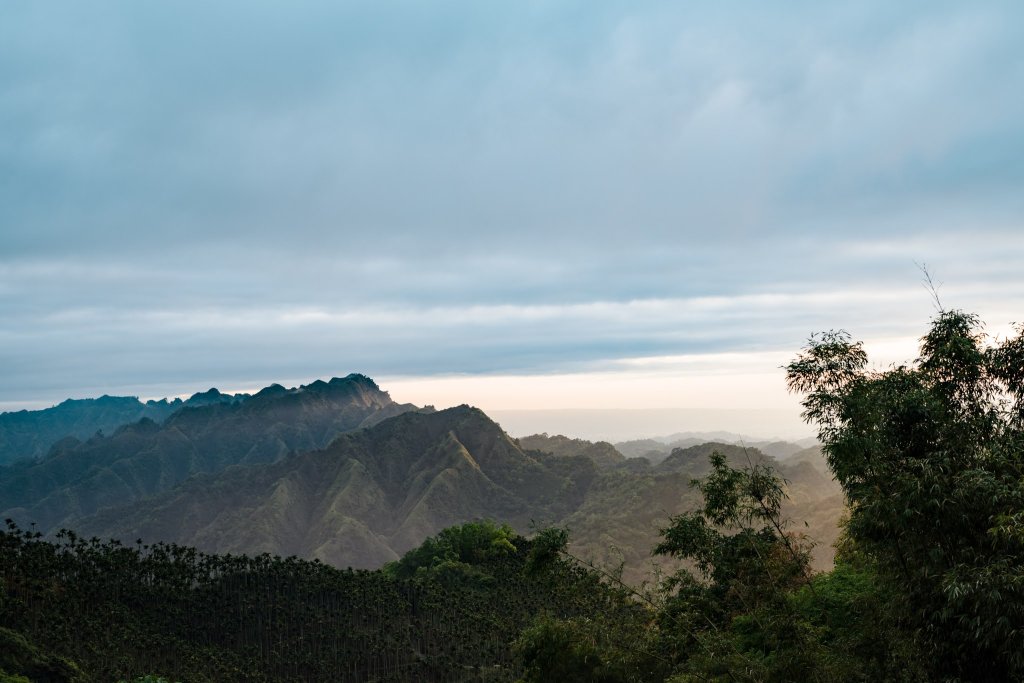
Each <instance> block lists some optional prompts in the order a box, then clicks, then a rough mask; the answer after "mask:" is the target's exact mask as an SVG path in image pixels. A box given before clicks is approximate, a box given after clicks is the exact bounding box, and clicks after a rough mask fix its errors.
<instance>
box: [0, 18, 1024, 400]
mask: <svg viewBox="0 0 1024 683" xmlns="http://www.w3.org/2000/svg"><path fill="white" fill-rule="evenodd" d="M1022 45H1024V11H1022V10H1021V9H1020V6H1019V4H1018V3H1012V2H1006V3H1000V2H979V3H970V4H965V3H942V2H938V3H937V2H929V3H924V2H920V3H900V4H899V5H894V4H893V3H881V2H878V3H856V4H855V5H853V6H843V7H836V6H834V5H832V4H828V3H774V4H772V5H769V4H768V3H741V4H738V5H737V4H730V5H729V6H728V8H726V7H725V6H722V5H721V4H720V3H719V4H713V3H705V4H698V3H668V2H664V3H657V2H655V3H643V4H642V6H638V5H637V4H636V3H633V4H626V5H623V4H619V3H603V2H593V1H588V2H575V3H572V2H566V3H557V5H556V3H547V2H544V3H541V2H519V3H471V2H437V3H419V2H396V3H379V2H372V3H371V2H367V3H355V2H343V3H334V2H299V3H288V4H287V5H282V4H279V3H262V2H221V3H214V4H211V3H199V2H194V3H188V2H176V3H167V4H156V3H138V2H129V1H125V2H107V3H88V4H83V3H66V4H65V3H51V2H11V3H6V4H5V5H4V6H3V8H0V364H2V365H3V366H4V367H5V368H6V369H5V371H4V375H3V380H2V382H0V402H17V401H26V402H27V401H36V400H44V401H46V400H58V399H59V398H62V397H63V396H64V395H67V394H69V393H94V392H95V391H96V390H102V388H104V387H111V388H114V387H127V388H130V389H134V390H136V391H141V392H143V393H145V387H147V386H152V387H159V388H161V389H162V388H167V387H174V386H178V385H182V386H189V387H195V386H196V385H200V386H201V385H204V384H207V383H209V382H212V381H216V382H222V383H223V382H226V383H230V382H232V381H235V382H237V381H240V380H248V379H251V378H253V377H255V376H258V377H269V378H273V377H275V376H278V377H280V376H288V377H294V376H306V375H308V376H309V377H310V378H312V376H315V375H316V374H323V373H324V372H327V373H330V372H331V371H332V369H336V372H347V371H349V370H362V371H366V372H373V373H385V374H396V373H401V374H413V375H415V374H430V373H439V372H467V373H481V372H494V371H502V372H522V373H531V372H550V371H554V370H565V369H567V368H568V369H573V368H591V367H597V366H600V365H601V363H604V362H608V361H612V360H614V359H616V358H621V357H632V356H642V355H663V354H672V353H694V352H705V351H710V350H718V351H721V350H744V349H759V348H789V347H793V346H794V345H797V344H799V342H800V340H802V339H803V338H804V337H806V335H807V334H808V333H809V332H811V331H813V330H816V329H820V328H823V327H832V326H845V327H849V328H851V329H853V330H854V331H855V332H857V333H858V334H861V335H862V336H863V335H867V334H877V335H883V336H884V335H895V334H907V333H910V334H915V333H917V332H919V331H920V329H921V326H922V324H923V323H924V318H926V317H927V315H928V311H929V309H928V301H927V297H926V295H925V294H923V292H920V290H918V289H917V280H918V273H917V272H916V271H915V268H914V265H913V261H914V260H917V261H926V262H928V263H929V264H931V265H932V266H933V268H935V269H936V271H937V272H938V274H939V277H940V279H942V280H944V281H946V282H947V283H948V285H947V290H946V291H947V292H948V293H949V295H950V296H951V297H952V298H953V300H952V302H951V303H953V304H955V305H963V306H966V307H968V308H971V309H975V310H981V311H982V312H984V313H988V314H990V315H994V316H996V317H997V318H998V317H999V316H1004V317H1005V316H1013V315H1014V309H1015V308H1016V309H1018V310H1019V308H1020V305H1019V304H1020V301H1021V294H1022V293H1024V278H1022V277H1021V275H1020V263H1021V261H1022V257H1024V225H1022V217H1024V193H1021V192H1020V188H1021V187H1022V186H1024V162H1022V159H1024V131H1022V126H1021V123H1020V122H1021V121H1024V48H1022V47H1021V46H1022ZM893 290H898V291H895V293H893V294H892V295H891V296H888V297H886V296H885V294H886V293H887V292H890V291H893ZM850 292H857V293H863V294H864V296H863V297H861V298H860V299H858V298H856V297H850V296H847V295H848V293H850ZM820 293H824V294H826V295H827V296H825V297H824V298H821V299H815V298H813V297H808V295H812V294H820ZM768 295H770V296H768ZM766 296H767V298H766ZM772 296H774V297H776V298H774V299H773V298H771V297H772ZM707 297H720V298H721V302H722V303H721V304H720V305H704V304H701V303H700V302H706V301H707ZM779 297H782V298H779ZM829 297H831V298H829ZM837 301H838V302H841V307H840V308H836V306H835V305H834V303H835V302H837ZM630 302H632V303H630ZM659 302H660V303H659ZM695 302H697V303H695ZM773 302H774V303H773ZM545 311H546V312H547V313H545ZM915 316H916V317H915ZM1019 318H1020V316H1017V317H1016V318H1012V317H1011V318H1010V319H1019ZM998 322H1006V321H1005V320H1002V319H1000V320H998Z"/></svg>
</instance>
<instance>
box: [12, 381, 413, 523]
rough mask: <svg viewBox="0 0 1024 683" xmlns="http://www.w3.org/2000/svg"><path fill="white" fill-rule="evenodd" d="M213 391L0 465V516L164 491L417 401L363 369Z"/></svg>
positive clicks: (37, 519)
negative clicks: (231, 393) (157, 414)
mask: <svg viewBox="0 0 1024 683" xmlns="http://www.w3.org/2000/svg"><path fill="white" fill-rule="evenodd" d="M222 396H224V395H223V394H220V393H219V392H217V391H216V390H211V391H210V392H206V394H199V395H197V396H196V397H193V398H195V399H196V400H195V401H192V399H190V401H192V403H191V404H189V405H182V406H181V407H179V408H178V409H177V410H175V411H174V412H173V413H172V414H171V415H170V416H169V417H167V418H166V419H165V421H164V422H163V423H162V424H158V423H157V422H156V421H154V420H153V419H150V418H149V417H143V418H142V419H141V420H139V421H138V422H135V423H132V424H128V425H125V426H123V427H121V428H119V429H118V430H117V431H115V432H114V433H113V434H111V435H110V436H100V435H97V436H93V437H91V438H89V439H87V440H86V441H79V440H78V439H76V438H74V437H68V438H65V439H63V440H62V441H60V442H58V443H57V444H55V445H54V446H53V447H52V448H51V450H50V452H49V453H48V454H47V455H46V456H45V457H44V458H42V459H41V460H38V461H32V462H25V461H22V462H19V463H15V464H13V465H9V466H7V467H3V468H0V517H11V518H13V519H15V520H16V521H19V522H23V523H35V524H36V525H37V528H38V529H40V530H41V531H44V532H45V531H48V530H50V529H53V528H54V527H57V526H60V525H63V524H67V523H68V522H69V521H70V520H71V519H73V518H76V517H81V516H84V515H90V514H93V513H95V512H97V511H98V510H101V509H103V508H105V507H109V506H111V505H120V504H124V503H128V502H131V501H134V500H137V499H140V498H143V497H146V496H151V495H154V494H157V493H160V492H163V491H167V490H169V489H170V488H172V487H173V486H175V485H176V484H178V483H180V482H182V481H184V480H185V479H187V478H188V477H191V476H193V475H196V474H203V473H213V472H218V471H220V470H223V469H225V468H227V467H230V466H232V465H242V464H258V463H270V462H275V461H277V460H280V459H282V458H283V457H284V456H286V455H287V454H288V453H290V452H294V451H308V450H313V449H317V448H322V447H324V446H326V445H327V444H328V443H330V442H331V440H333V439H334V438H335V437H336V436H338V435H339V434H342V433H343V432H346V431H349V430H352V429H358V428H360V427H365V426H369V425H373V424H376V423H377V422H379V421H381V420H383V419H386V418H388V417H392V416H394V415H398V414H400V413H402V412H406V411H409V410H415V409H416V407H415V406H413V405H411V404H398V403H395V402H394V401H392V400H391V397H390V396H388V394H387V392H384V391H381V390H380V388H379V387H378V386H377V385H376V384H375V383H374V382H373V380H371V379H369V378H368V377H365V376H363V375H349V376H347V377H344V378H341V379H339V378H335V379H332V380H331V381H330V382H324V381H320V380H318V381H316V382H313V383H311V384H309V385H306V386H302V387H298V388H295V389H285V388H284V387H282V386H280V385H277V384H275V385H271V386H269V387H267V388H265V389H263V390H262V391H260V392H259V393H257V394H255V395H253V396H247V397H242V398H239V399H232V400H221V398H220V397H222ZM103 400H104V399H98V401H100V402H102V401H103Z"/></svg>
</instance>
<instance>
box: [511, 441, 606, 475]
mask: <svg viewBox="0 0 1024 683" xmlns="http://www.w3.org/2000/svg"><path fill="white" fill-rule="evenodd" d="M518 441H519V445H520V446H521V447H522V448H523V449H524V450H528V451H529V450H533V451H543V452H545V453H551V454H552V455H562V456H582V457H585V458H589V459H590V460H592V461H593V462H594V464H595V465H597V466H598V467H610V466H612V465H616V464H618V463H620V462H622V461H623V460H625V459H626V458H625V456H624V455H623V454H622V453H620V452H619V451H617V450H616V449H615V446H613V445H611V444H610V443H608V442H607V441H597V442H594V441H586V440H584V439H571V438H569V437H567V436H562V435H561V434H558V435H555V436H548V435H547V434H533V435H531V436H523V437H520V438H519V439H518Z"/></svg>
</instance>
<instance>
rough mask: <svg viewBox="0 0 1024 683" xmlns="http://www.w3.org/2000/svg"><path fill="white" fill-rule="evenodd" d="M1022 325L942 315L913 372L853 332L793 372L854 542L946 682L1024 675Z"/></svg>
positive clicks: (810, 352)
mask: <svg viewBox="0 0 1024 683" xmlns="http://www.w3.org/2000/svg"><path fill="white" fill-rule="evenodd" d="M1022 332H1024V328H1018V330H1017V336H1015V337H1013V338H1010V339H1006V340H1002V341H995V342H990V340H989V339H988V338H987V337H986V335H985V334H984V332H983V330H982V326H981V323H980V321H979V320H978V318H977V316H974V315H971V314H968V313H963V312H960V311H949V312H942V313H940V314H939V315H938V316H937V317H936V318H935V319H934V320H933V322H932V325H931V329H930V330H929V332H928V333H927V334H926V335H925V336H924V337H923V338H922V339H921V350H920V357H919V358H918V359H917V360H916V361H914V362H913V363H911V364H909V365H903V366H898V367H891V368H888V369H885V370H878V369H872V368H871V367H870V366H869V365H868V359H867V356H866V354H865V352H864V349H863V346H862V345H861V344H860V343H855V342H852V341H851V339H850V337H849V336H848V335H847V334H845V333H842V332H838V333H837V332H833V333H828V334H825V335H822V336H820V337H816V338H812V339H811V341H810V343H809V345H808V346H807V348H806V349H805V350H804V351H803V352H802V353H801V354H800V356H799V357H798V358H797V359H796V360H795V361H793V362H792V363H791V364H790V365H789V366H788V368H787V370H788V381H789V386H790V388H791V389H792V390H794V391H797V392H800V393H803V394H804V395H805V398H804V401H803V404H804V407H805V413H804V415H805V417H806V419H807V420H808V421H811V422H815V423H817V424H818V425H819V438H820V439H821V441H822V443H823V446H824V452H825V455H826V457H827V458H828V461H829V464H830V465H831V467H832V469H833V471H834V472H835V475H836V477H837V479H838V481H839V483H840V484H841V485H842V487H843V490H844V492H845V494H846V497H847V502H848V505H849V521H848V523H847V525H846V533H847V536H848V538H849V542H850V543H851V544H852V545H853V547H854V548H855V549H856V551H857V552H859V553H862V554H863V556H864V557H866V558H867V559H868V560H869V561H870V562H871V563H872V564H873V565H874V566H875V567H876V568H877V570H878V572H879V577H880V580H883V581H885V582H887V583H888V584H889V586H890V587H891V588H892V595H894V596H899V597H900V600H899V601H897V602H894V603H893V604H891V606H890V610H891V614H892V616H893V618H894V619H896V620H897V621H900V622H902V623H903V624H904V625H905V629H904V630H905V632H906V633H907V634H913V637H914V638H915V640H916V641H917V644H918V645H919V646H920V647H921V648H922V650H923V653H924V655H925V656H926V657H927V658H928V659H929V660H930V661H932V662H933V667H934V668H933V672H934V674H935V675H936V677H937V679H938V678H943V677H948V678H953V679H960V680H965V681H967V680H970V681H996V680H1020V679H1021V678H1022V677H1024V433H1022V423H1024V419H1022V418H1024V335H1022Z"/></svg>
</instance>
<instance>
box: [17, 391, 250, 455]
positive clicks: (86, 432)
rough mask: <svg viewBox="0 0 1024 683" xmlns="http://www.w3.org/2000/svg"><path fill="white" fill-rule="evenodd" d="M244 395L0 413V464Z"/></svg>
mask: <svg viewBox="0 0 1024 683" xmlns="http://www.w3.org/2000/svg"><path fill="white" fill-rule="evenodd" d="M241 398H243V396H242V395H238V396H234V395H229V394H222V393H220V392H219V391H217V390H216V389H211V390H210V391H207V392H204V393H197V394H194V395H193V396H192V397H191V398H189V399H188V400H186V401H182V400H181V399H174V400H173V401H167V400H166V399H164V400H161V401H147V402H145V403H143V402H142V401H140V400H139V399H137V398H135V397H134V396H100V397H99V398H86V399H70V398H69V399H68V400H66V401H64V402H62V403H60V404H58V405H55V406H53V407H52V408H46V409H44V410H19V411H17V412H10V413H0V465H6V464H9V463H13V462H15V461H18V460H22V459H36V458H41V457H43V456H45V455H46V454H47V453H48V452H49V450H50V448H51V447H52V446H53V444H55V443H57V442H58V441H60V440H61V439H64V438H65V437H69V436H70V437H74V438H76V439H87V438H89V437H91V436H93V435H95V434H96V433H97V432H104V433H107V434H109V433H111V432H113V431H115V430H116V429H117V428H119V427H122V426H124V425H126V424H130V423H132V422H137V421H139V420H141V419H143V418H148V419H150V420H153V421H155V422H163V421H164V420H165V419H167V417H169V416H170V415H171V414H172V413H174V412H175V411H177V410H178V409H180V408H182V407H184V406H193V407H194V406H200V405H207V404H210V403H222V402H232V401H236V400H240V399H241Z"/></svg>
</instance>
